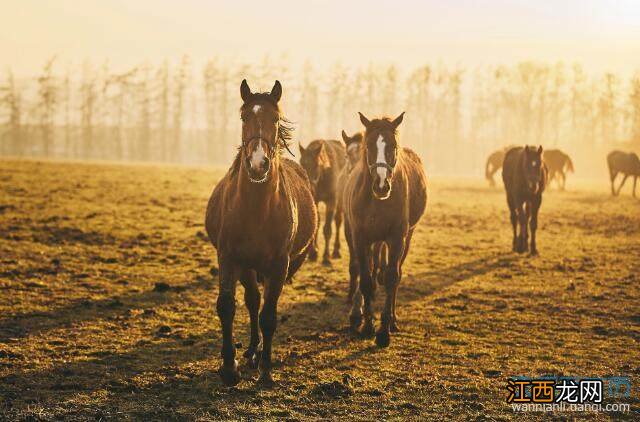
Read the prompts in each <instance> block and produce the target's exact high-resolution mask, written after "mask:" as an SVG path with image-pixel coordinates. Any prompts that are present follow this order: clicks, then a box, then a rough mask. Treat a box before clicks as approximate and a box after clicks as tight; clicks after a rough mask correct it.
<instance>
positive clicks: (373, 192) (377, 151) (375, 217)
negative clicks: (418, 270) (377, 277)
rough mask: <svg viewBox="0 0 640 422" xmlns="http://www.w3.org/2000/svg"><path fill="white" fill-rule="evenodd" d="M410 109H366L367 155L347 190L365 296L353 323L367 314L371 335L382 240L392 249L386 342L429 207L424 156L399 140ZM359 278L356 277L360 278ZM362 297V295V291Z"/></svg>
mask: <svg viewBox="0 0 640 422" xmlns="http://www.w3.org/2000/svg"><path fill="white" fill-rule="evenodd" d="M403 116H404V113H402V114H401V115H400V116H398V117H397V118H396V119H394V120H391V119H388V118H383V119H374V120H372V121H370V120H369V119H367V118H366V117H365V116H364V115H362V114H360V121H361V122H362V124H363V125H364V127H365V135H364V142H363V143H362V146H363V148H362V154H361V156H360V160H359V161H358V163H357V164H356V166H355V168H354V169H353V171H352V172H351V173H350V174H349V177H348V178H347V182H346V185H345V190H344V210H345V233H346V234H347V242H348V244H349V252H350V257H349V258H350V262H349V274H350V284H351V285H353V284H354V283H356V284H357V278H358V277H360V293H361V296H362V299H363V300H364V315H363V312H362V311H363V310H362V301H361V300H360V297H358V299H359V300H356V301H354V304H353V307H352V309H351V316H350V320H351V328H352V330H354V331H356V330H358V329H359V327H360V324H361V323H362V320H363V317H364V325H363V327H362V334H364V335H370V334H373V332H374V327H373V295H374V291H375V285H376V283H375V282H374V280H373V274H372V269H373V268H372V260H373V256H372V255H374V254H376V253H378V252H376V251H380V250H383V249H384V248H377V247H376V244H381V242H384V244H386V247H387V248H388V251H383V253H385V255H386V260H387V263H386V266H385V267H384V276H383V280H384V286H385V292H386V300H385V306H384V310H383V311H382V318H381V324H380V328H379V329H378V331H377V333H376V344H377V345H378V346H380V347H386V346H388V345H389V342H390V331H391V330H392V329H394V328H397V327H395V325H396V321H395V301H396V293H397V290H398V285H399V284H400V279H401V277H402V264H403V262H404V260H405V258H406V257H407V254H408V252H409V246H410V244H411V236H412V234H413V231H414V229H415V227H416V224H418V221H419V220H420V218H421V217H422V214H423V213H424V211H425V208H426V206H427V181H426V176H425V174H424V170H423V167H422V162H421V161H420V158H419V157H418V156H417V155H416V153H414V152H413V151H411V150H410V149H408V148H401V147H400V146H399V145H398V141H397V137H396V136H397V128H398V126H399V125H400V123H402V119H403ZM354 279H355V280H356V281H354ZM359 296H360V295H359Z"/></svg>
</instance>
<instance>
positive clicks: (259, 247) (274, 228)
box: [221, 216, 291, 267]
mask: <svg viewBox="0 0 640 422" xmlns="http://www.w3.org/2000/svg"><path fill="white" fill-rule="evenodd" d="M254 217H255V216H254ZM276 217H277V216H269V217H267V218H264V219H257V218H254V219H253V220H252V219H245V218H235V219H231V220H230V221H229V222H228V224H225V225H224V227H223V228H222V236H221V237H222V240H223V242H221V243H223V244H224V248H225V249H226V250H227V251H228V253H229V254H230V255H231V256H233V257H234V259H235V260H236V261H238V262H242V263H245V264H247V265H249V266H251V267H261V266H264V265H266V264H268V263H269V262H270V261H271V260H273V259H274V258H276V255H277V253H276V252H278V251H282V250H283V248H286V245H287V244H288V243H289V242H288V239H289V238H290V237H291V236H290V229H289V230H284V229H283V227H281V226H282V221H283V218H276Z"/></svg>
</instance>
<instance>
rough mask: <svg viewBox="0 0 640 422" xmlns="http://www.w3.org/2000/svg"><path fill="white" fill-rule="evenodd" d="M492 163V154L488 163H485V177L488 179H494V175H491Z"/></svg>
mask: <svg viewBox="0 0 640 422" xmlns="http://www.w3.org/2000/svg"><path fill="white" fill-rule="evenodd" d="M490 164H491V156H489V158H487V164H485V166H484V177H485V178H486V179H487V180H492V179H493V177H492V176H491V173H490V172H489V165H490Z"/></svg>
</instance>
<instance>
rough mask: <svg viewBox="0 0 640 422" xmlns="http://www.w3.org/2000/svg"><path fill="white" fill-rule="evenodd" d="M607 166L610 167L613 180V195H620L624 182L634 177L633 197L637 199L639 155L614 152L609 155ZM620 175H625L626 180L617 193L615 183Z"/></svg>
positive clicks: (624, 179)
mask: <svg viewBox="0 0 640 422" xmlns="http://www.w3.org/2000/svg"><path fill="white" fill-rule="evenodd" d="M607 164H608V165H609V176H610V178H611V195H613V196H617V195H619V194H620V190H622V186H623V185H624V182H626V181H627V178H628V177H629V176H633V197H634V198H635V197H636V183H637V181H638V177H639V176H640V159H638V155H637V154H636V153H634V152H629V153H626V152H622V151H612V152H610V153H609V155H607ZM618 173H622V174H624V178H623V179H622V182H620V187H619V188H618V191H617V192H616V189H615V185H614V181H615V180H616V177H617V176H618Z"/></svg>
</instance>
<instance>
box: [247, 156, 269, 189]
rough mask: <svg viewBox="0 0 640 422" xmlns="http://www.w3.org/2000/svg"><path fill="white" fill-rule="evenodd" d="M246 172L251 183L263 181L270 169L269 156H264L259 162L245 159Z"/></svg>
mask: <svg viewBox="0 0 640 422" xmlns="http://www.w3.org/2000/svg"><path fill="white" fill-rule="evenodd" d="M246 160H247V161H246V167H247V174H248V175H249V180H250V181H251V182H253V183H264V182H265V181H266V180H267V176H269V170H270V169H271V160H270V159H269V157H266V156H265V157H264V158H263V159H262V161H261V162H258V163H256V162H255V160H252V159H249V158H247V159H246Z"/></svg>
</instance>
